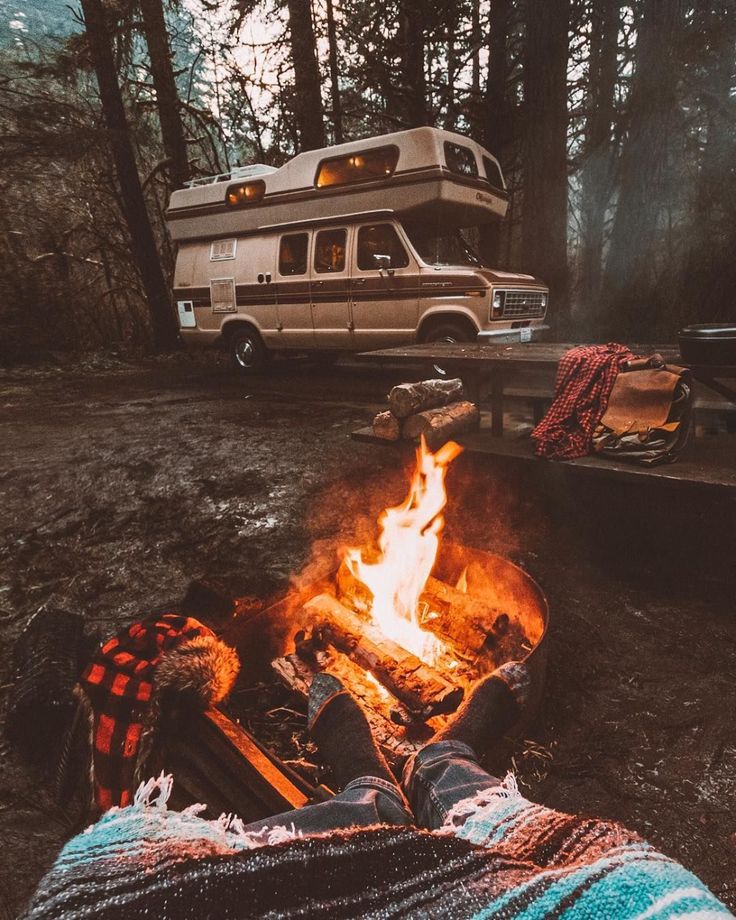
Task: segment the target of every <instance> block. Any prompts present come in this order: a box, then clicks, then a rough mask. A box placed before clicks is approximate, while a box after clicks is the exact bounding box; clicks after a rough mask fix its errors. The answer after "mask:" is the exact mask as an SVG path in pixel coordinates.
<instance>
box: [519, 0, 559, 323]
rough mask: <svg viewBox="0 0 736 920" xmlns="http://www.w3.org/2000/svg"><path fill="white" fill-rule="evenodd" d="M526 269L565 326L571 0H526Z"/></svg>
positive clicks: (524, 233)
mask: <svg viewBox="0 0 736 920" xmlns="http://www.w3.org/2000/svg"><path fill="white" fill-rule="evenodd" d="M524 13H525V25H526V48H525V60H524V118H525V143H524V160H523V178H524V201H523V217H522V241H521V242H522V252H523V260H524V264H525V265H526V266H527V267H528V269H529V270H530V271H533V272H535V273H536V274H538V275H539V276H540V277H541V278H543V279H544V280H545V281H546V282H547V283H548V284H549V287H550V293H551V297H552V303H553V309H554V311H555V316H556V317H557V319H558V321H560V320H562V321H563V323H564V321H565V319H566V317H567V314H568V310H569V303H568V268H567V126H568V114H567V62H568V27H569V21H570V0H526V5H525V9H524Z"/></svg>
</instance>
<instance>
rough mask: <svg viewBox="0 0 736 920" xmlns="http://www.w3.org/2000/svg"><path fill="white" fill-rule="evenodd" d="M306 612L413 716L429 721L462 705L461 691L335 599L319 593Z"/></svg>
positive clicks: (328, 638) (324, 632)
mask: <svg viewBox="0 0 736 920" xmlns="http://www.w3.org/2000/svg"><path fill="white" fill-rule="evenodd" d="M305 610H306V611H307V612H308V613H312V614H313V615H314V616H315V622H317V623H319V626H320V629H321V630H322V634H323V635H324V636H325V637H326V638H327V640H328V641H329V642H330V643H331V644H333V645H334V646H335V647H336V648H338V649H339V650H340V651H342V652H343V653H344V654H346V655H348V656H349V657H350V658H351V659H352V660H353V661H356V662H357V663H358V664H360V665H361V666H362V667H363V668H364V669H365V670H366V671H370V672H371V673H372V674H373V675H374V676H375V677H376V678H377V679H378V680H379V681H380V682H381V683H382V684H383V686H384V687H386V689H387V690H389V691H390V692H391V693H392V694H393V695H394V696H395V697H396V699H398V700H400V701H401V702H402V703H404V704H405V706H406V707H407V708H408V709H409V710H410V711H411V712H412V713H413V714H416V715H418V716H419V717H420V718H422V719H430V718H432V716H436V715H439V714H441V713H450V712H454V711H455V710H456V709H457V707H458V706H459V705H460V702H461V700H462V698H463V690H462V688H460V687H456V686H454V685H453V684H452V683H450V682H449V681H448V680H446V679H445V678H444V677H443V676H442V675H441V674H439V673H438V672H437V671H436V670H435V669H434V668H432V667H430V666H429V665H427V664H425V663H424V662H423V661H420V659H419V658H417V657H416V655H412V654H411V653H410V652H407V651H406V649H404V648H402V647H401V646H400V645H398V644H397V643H395V642H392V641H391V640H390V639H387V638H386V637H385V636H384V635H383V633H382V632H381V631H380V630H379V629H378V628H377V627H376V626H374V625H373V624H371V623H367V622H365V621H364V620H361V619H360V617H358V616H356V615H355V614H354V613H352V611H350V610H348V609H347V608H346V607H343V605H342V604H341V603H340V602H339V601H338V600H337V599H336V598H334V597H332V596H330V595H329V594H320V595H318V596H317V597H315V598H313V599H312V600H311V601H309V602H308V603H307V604H306V606H305Z"/></svg>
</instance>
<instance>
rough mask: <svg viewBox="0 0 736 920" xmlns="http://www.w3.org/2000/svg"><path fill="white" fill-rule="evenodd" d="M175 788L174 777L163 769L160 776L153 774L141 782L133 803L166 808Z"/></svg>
mask: <svg viewBox="0 0 736 920" xmlns="http://www.w3.org/2000/svg"><path fill="white" fill-rule="evenodd" d="M173 788H174V777H173V776H172V775H171V773H164V771H163V770H162V771H161V773H160V774H159V775H158V776H152V777H151V778H150V779H147V780H146V781H145V782H143V783H141V784H140V786H139V787H138V788H137V789H136V793H135V795H134V796H133V805H134V806H138V807H139V808H166V804H167V802H168V801H169V797H170V796H171V790H172V789H173ZM154 794H155V795H156V797H155V798H154ZM202 807H203V808H206V807H207V806H206V805H205V806H202Z"/></svg>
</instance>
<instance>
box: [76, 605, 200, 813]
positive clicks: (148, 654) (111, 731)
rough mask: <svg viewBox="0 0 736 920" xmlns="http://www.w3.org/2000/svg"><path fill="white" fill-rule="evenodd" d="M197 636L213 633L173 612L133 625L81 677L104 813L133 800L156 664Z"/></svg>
mask: <svg viewBox="0 0 736 920" xmlns="http://www.w3.org/2000/svg"><path fill="white" fill-rule="evenodd" d="M198 636H214V633H213V632H212V630H210V629H208V628H207V627H206V626H203V625H202V624H201V623H200V622H198V621H197V620H194V619H192V618H191V617H185V616H180V615H178V614H175V613H165V614H162V615H161V616H157V617H155V618H152V619H150V620H147V621H143V622H141V623H135V624H134V625H133V626H130V627H129V628H128V629H125V630H123V631H122V632H121V633H119V634H118V635H117V636H115V638H114V639H110V640H109V641H108V642H106V643H105V644H104V645H102V646H101V647H100V648H99V649H98V650H97V652H96V653H95V656H94V658H93V659H92V662H91V664H90V665H89V666H88V667H87V669H86V670H85V672H84V674H83V675H82V679H81V684H82V687H83V689H84V690H85V692H86V693H87V696H88V697H89V701H90V703H91V705H92V710H93V714H94V715H93V739H92V740H93V744H92V758H93V760H92V762H93V767H94V793H95V801H96V803H97V806H98V807H99V808H100V809H101V810H102V811H107V810H108V809H110V808H112V807H113V806H115V805H119V806H121V807H122V806H124V805H129V804H130V803H131V801H132V795H133V792H134V788H133V787H134V783H135V766H136V759H137V756H138V750H139V747H140V741H141V735H142V733H143V725H144V722H145V716H146V713H147V711H148V709H149V707H150V702H151V697H152V694H153V684H154V675H155V672H156V665H157V664H158V663H159V661H160V660H161V657H162V656H163V655H164V654H165V653H166V652H168V651H170V650H171V649H173V648H175V647H176V646H178V645H180V644H181V643H182V642H186V641H188V640H190V639H194V638H196V637H198Z"/></svg>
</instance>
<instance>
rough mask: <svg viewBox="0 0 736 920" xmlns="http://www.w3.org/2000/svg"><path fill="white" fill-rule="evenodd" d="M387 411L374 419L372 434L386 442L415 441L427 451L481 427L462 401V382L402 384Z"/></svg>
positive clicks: (473, 408) (475, 410)
mask: <svg viewBox="0 0 736 920" xmlns="http://www.w3.org/2000/svg"><path fill="white" fill-rule="evenodd" d="M388 403H389V409H388V410H386V411H385V412H379V413H378V415H377V416H376V417H375V418H374V419H373V434H374V435H375V436H376V437H377V438H382V439H383V440H385V441H398V440H400V439H402V438H403V439H404V440H407V441H418V440H419V438H420V437H421V436H422V435H424V439H425V441H426V442H427V446H428V447H429V448H430V450H436V449H437V448H438V447H440V446H441V445H442V444H444V443H445V441H448V440H449V439H450V438H453V437H455V436H456V435H459V434H462V433H463V432H465V431H471V430H472V429H473V428H477V427H478V426H479V425H480V412H479V411H478V407H477V406H476V405H475V404H474V403H472V402H469V401H468V400H467V399H465V390H464V389H463V382H462V380H460V379H455V380H422V381H420V382H419V383H402V384H399V386H396V387H394V388H393V389H392V390H391V392H390V393H389V394H388Z"/></svg>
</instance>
